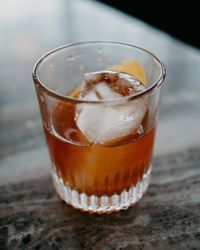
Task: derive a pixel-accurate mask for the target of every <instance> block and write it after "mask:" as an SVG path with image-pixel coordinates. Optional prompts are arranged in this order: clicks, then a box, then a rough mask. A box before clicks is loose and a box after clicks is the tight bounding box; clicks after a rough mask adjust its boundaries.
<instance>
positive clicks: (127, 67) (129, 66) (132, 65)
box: [108, 60, 147, 85]
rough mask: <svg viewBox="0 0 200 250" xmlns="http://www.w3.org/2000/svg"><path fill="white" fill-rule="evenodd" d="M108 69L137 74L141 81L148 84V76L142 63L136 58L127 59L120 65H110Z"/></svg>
mask: <svg viewBox="0 0 200 250" xmlns="http://www.w3.org/2000/svg"><path fill="white" fill-rule="evenodd" d="M108 70H114V71H120V72H124V73H127V74H130V75H133V76H135V77H136V78H137V79H138V80H139V81H140V82H141V83H143V84H144V85H146V83H147V77H146V74H145V72H144V68H143V67H142V65H141V64H140V63H139V62H138V61H136V60H125V61H123V62H122V63H121V64H119V65H113V66H110V67H108Z"/></svg>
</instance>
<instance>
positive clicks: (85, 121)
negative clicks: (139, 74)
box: [76, 71, 146, 144]
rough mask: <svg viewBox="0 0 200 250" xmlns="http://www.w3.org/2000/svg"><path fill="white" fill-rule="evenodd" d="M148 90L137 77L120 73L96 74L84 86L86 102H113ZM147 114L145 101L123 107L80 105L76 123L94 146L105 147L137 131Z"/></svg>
mask: <svg viewBox="0 0 200 250" xmlns="http://www.w3.org/2000/svg"><path fill="white" fill-rule="evenodd" d="M144 89H145V87H144V86H143V85H142V84H141V83H140V82H139V81H138V80H137V79H135V78H134V77H132V76H129V75H127V74H124V73H118V72H109V71H103V72H94V73H88V74H86V75H85V78H84V81H83V82H82V85H81V97H82V99H83V100H91V101H99V100H111V99H116V98H120V97H122V96H127V95H130V94H133V93H137V92H138V91H141V90H144ZM145 112H146V101H145V98H142V97H141V98H139V99H137V100H133V101H129V102H125V103H122V104H120V105H119V104H117V105H113V104H112V105H111V104H110V103H108V104H105V103H104V104H79V105H78V106H77V114H76V124H77V126H78V128H79V129H80V130H81V132H82V133H83V134H84V135H85V137H86V138H87V140H88V141H89V142H91V143H98V144H105V143H107V142H109V141H112V140H116V139H118V138H121V137H124V136H126V135H129V134H131V133H132V132H134V131H136V130H137V129H138V128H139V126H140V124H141V122H142V120H143V118H144V115H145Z"/></svg>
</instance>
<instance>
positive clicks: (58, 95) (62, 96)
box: [32, 41, 166, 104]
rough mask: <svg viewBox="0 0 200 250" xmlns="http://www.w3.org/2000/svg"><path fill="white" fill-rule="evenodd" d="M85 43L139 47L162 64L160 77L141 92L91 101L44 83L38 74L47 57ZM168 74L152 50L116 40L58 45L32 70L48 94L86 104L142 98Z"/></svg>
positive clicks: (37, 81) (34, 79) (160, 64)
mask: <svg viewBox="0 0 200 250" xmlns="http://www.w3.org/2000/svg"><path fill="white" fill-rule="evenodd" d="M85 44H102V45H103V44H106V45H112V44H113V45H122V46H125V47H130V48H134V49H138V50H140V51H143V52H145V53H147V54H149V55H150V56H151V57H153V59H154V60H155V61H156V62H157V63H158V65H159V66H160V69H161V70H160V73H159V76H158V78H157V79H156V81H154V82H153V83H152V84H151V85H150V86H149V87H147V88H146V89H144V90H143V91H141V92H138V93H134V94H132V95H129V96H122V97H119V98H114V99H109V100H97V101H90V100H83V99H81V98H74V97H70V96H66V95H63V94H60V93H57V92H56V91H54V90H52V89H50V88H48V87H47V86H46V85H45V84H44V83H42V82H41V81H40V79H39V76H38V72H37V71H38V68H39V66H40V65H41V64H42V63H43V62H44V60H45V59H46V58H48V57H49V56H51V55H53V54H56V53H57V52H58V51H60V50H63V49H66V48H68V47H74V46H80V45H85ZM165 76H166V68H165V65H164V63H163V62H162V61H161V60H160V59H159V58H158V57H157V56H155V55H154V54H153V53H152V52H150V51H148V50H146V49H144V48H142V47H139V46H136V45H131V44H128V43H122V42H114V41H88V42H79V43H71V44H68V45H64V46H61V47H58V48H56V49H53V50H51V51H49V52H47V53H45V54H44V55H43V56H41V57H40V59H39V60H38V61H37V62H36V64H35V66H34V68H33V72H32V78H33V82H34V84H35V85H36V86H37V87H38V88H41V89H42V90H43V91H44V92H45V93H46V94H48V95H49V96H51V97H54V98H56V99H58V100H60V101H65V102H66V101H67V102H72V103H85V104H103V103H110V104H112V103H121V102H129V101H132V100H134V99H137V98H140V97H142V96H144V95H146V94H148V93H150V92H152V91H153V90H154V89H155V88H156V87H159V86H160V85H162V83H163V81H164V79H165Z"/></svg>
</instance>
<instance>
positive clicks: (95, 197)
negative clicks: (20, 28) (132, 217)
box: [33, 42, 165, 213]
mask: <svg viewBox="0 0 200 250" xmlns="http://www.w3.org/2000/svg"><path fill="white" fill-rule="evenodd" d="M164 76H165V69H164V66H163V64H162V63H161V62H160V61H159V60H158V59H157V58H156V57H155V56H154V55H152V54H151V53H150V52H148V51H145V50H143V49H141V48H138V47H135V46H131V45H126V44H121V43H110V42H91V43H79V44H74V45H69V46H65V47H62V48H59V49H57V50H54V51H52V52H50V53H49V54H47V55H46V56H44V57H43V58H42V59H41V60H40V61H39V62H38V63H37V65H36V67H35V69H34V72H33V79H34V82H35V86H36V92H37V96H38V100H39V104H40V110H41V116H42V119H43V124H44V131H45V135H46V140H47V145H48V148H49V153H50V158H51V162H52V177H53V182H54V186H55V188H56V190H57V192H58V194H59V195H60V197H61V198H62V199H63V200H64V201H66V202H67V203H68V204H71V205H72V206H73V207H75V208H79V209H81V210H82V211H88V212H97V213H109V212H112V211H118V210H120V209H126V208H128V207H129V206H130V205H132V204H135V203H136V202H137V201H138V200H139V199H140V198H141V197H142V195H143V194H144V192H145V191H146V190H147V187H148V184H149V178H150V173H151V167H152V166H151V159H152V151H153V144H154V137H155V129H156V121H157V116H158V111H159V101H160V94H161V87H162V82H163V80H164Z"/></svg>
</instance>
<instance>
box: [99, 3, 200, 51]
mask: <svg viewBox="0 0 200 250" xmlns="http://www.w3.org/2000/svg"><path fill="white" fill-rule="evenodd" d="M97 1H100V2H104V3H106V4H109V5H111V6H113V7H115V8H117V9H119V10H122V11H123V12H125V13H127V14H129V15H131V16H134V17H136V18H139V19H141V20H143V21H145V22H147V23H149V24H150V25H152V26H154V27H157V28H159V29H161V30H163V31H165V32H167V33H169V34H171V35H172V36H174V37H176V38H178V39H179V40H182V41H184V42H186V43H189V44H191V45H193V46H196V47H198V48H200V17H199V16H200V13H199V7H198V5H199V4H198V1H157V3H156V2H155V1H134V0H132V1H131V0H121V1H120V0H97Z"/></svg>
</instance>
